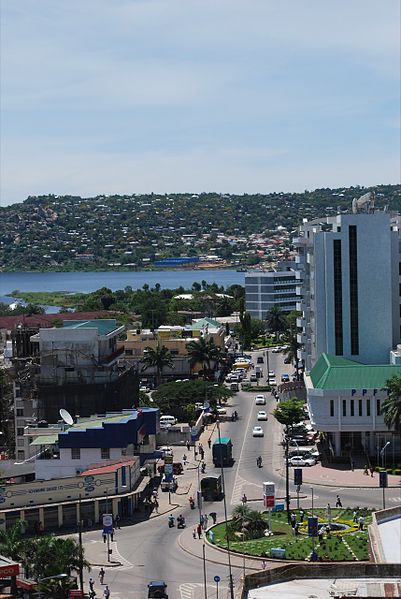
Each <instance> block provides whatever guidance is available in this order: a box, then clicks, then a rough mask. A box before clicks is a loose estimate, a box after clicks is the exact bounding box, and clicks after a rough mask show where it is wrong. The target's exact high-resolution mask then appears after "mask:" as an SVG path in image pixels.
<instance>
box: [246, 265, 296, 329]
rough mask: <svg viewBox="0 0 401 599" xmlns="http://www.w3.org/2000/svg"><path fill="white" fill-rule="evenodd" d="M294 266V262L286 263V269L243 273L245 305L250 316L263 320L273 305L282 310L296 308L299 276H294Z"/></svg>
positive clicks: (287, 310)
mask: <svg viewBox="0 0 401 599" xmlns="http://www.w3.org/2000/svg"><path fill="white" fill-rule="evenodd" d="M295 266H296V264H295V263H288V266H287V268H286V270H284V269H283V270H276V271H269V272H254V273H247V274H246V275H245V305H246V311H247V312H249V314H250V315H251V316H252V318H257V319H259V320H265V319H266V315H267V313H268V312H269V310H270V309H271V308H272V307H273V306H278V307H279V308H281V309H282V310H283V312H291V311H292V310H295V309H296V302H297V285H299V278H298V279H297V277H296V274H297V273H296V272H295ZM279 268H280V265H279Z"/></svg>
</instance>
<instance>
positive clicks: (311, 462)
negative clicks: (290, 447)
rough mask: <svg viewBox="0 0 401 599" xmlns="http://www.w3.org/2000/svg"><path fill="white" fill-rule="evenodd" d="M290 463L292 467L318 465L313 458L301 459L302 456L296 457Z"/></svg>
mask: <svg viewBox="0 0 401 599" xmlns="http://www.w3.org/2000/svg"><path fill="white" fill-rule="evenodd" d="M289 463H290V464H291V466H314V465H315V464H316V460H314V459H313V458H306V457H302V458H301V456H295V457H293V458H290V459H289Z"/></svg>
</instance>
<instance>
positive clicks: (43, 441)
mask: <svg viewBox="0 0 401 599" xmlns="http://www.w3.org/2000/svg"><path fill="white" fill-rule="evenodd" d="M57 441H58V433H56V434H55V435H39V437H36V439H34V440H33V441H32V443H31V445H54V444H55V443H57Z"/></svg>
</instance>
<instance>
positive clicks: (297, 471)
mask: <svg viewBox="0 0 401 599" xmlns="http://www.w3.org/2000/svg"><path fill="white" fill-rule="evenodd" d="M294 485H302V468H294Z"/></svg>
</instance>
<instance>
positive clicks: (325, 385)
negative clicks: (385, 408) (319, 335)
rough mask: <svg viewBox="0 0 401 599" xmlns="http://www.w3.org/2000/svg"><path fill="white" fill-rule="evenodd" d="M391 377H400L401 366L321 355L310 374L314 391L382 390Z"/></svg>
mask: <svg viewBox="0 0 401 599" xmlns="http://www.w3.org/2000/svg"><path fill="white" fill-rule="evenodd" d="M392 376H401V365H392V364H377V365H376V364H374V365H370V364H369V365H367V364H360V363H359V362H354V361H353V360H346V359H345V358H341V357H339V356H332V355H330V354H322V355H321V356H320V358H319V359H318V361H317V362H316V364H315V365H314V367H313V368H312V370H311V372H310V378H311V381H312V383H313V386H314V388H315V389H383V387H385V386H386V382H387V381H388V379H390V378H391V377H392Z"/></svg>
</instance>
